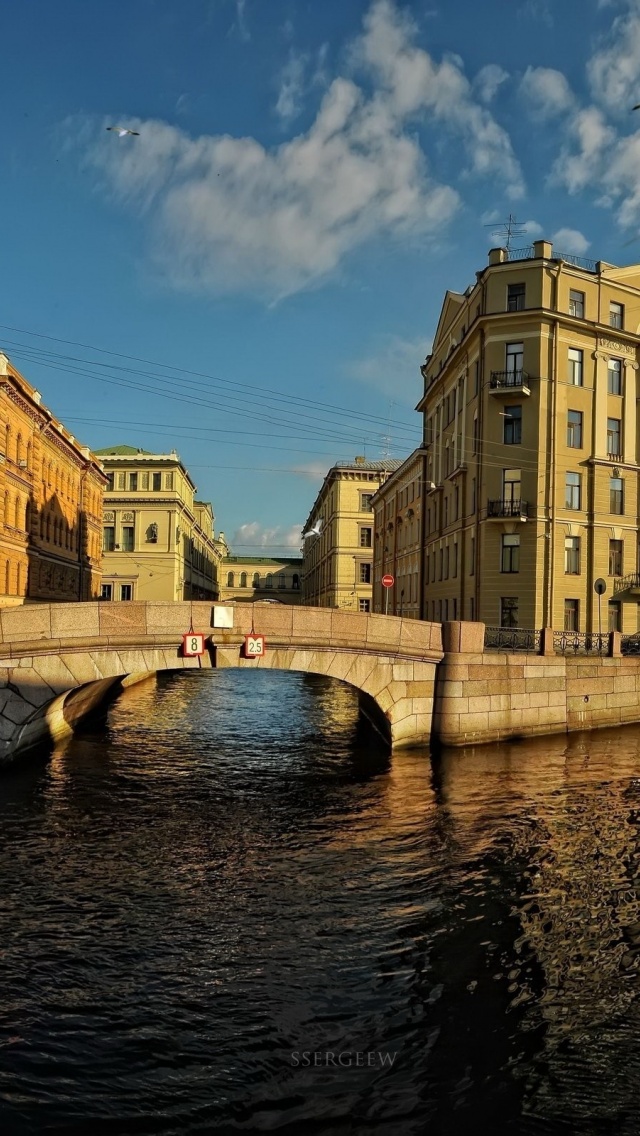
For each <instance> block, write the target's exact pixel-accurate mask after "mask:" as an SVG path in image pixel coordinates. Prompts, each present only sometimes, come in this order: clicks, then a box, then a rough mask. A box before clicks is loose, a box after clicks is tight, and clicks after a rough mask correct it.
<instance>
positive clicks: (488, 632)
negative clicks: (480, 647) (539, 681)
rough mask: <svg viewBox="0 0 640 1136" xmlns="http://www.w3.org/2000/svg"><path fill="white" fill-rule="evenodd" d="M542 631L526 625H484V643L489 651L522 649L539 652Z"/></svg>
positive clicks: (527, 651) (534, 653)
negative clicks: (533, 629)
mask: <svg viewBox="0 0 640 1136" xmlns="http://www.w3.org/2000/svg"><path fill="white" fill-rule="evenodd" d="M541 637H542V632H541V631H532V630H531V629H530V628H527V627H485V631H484V645H485V649H486V650H491V651H524V652H526V653H527V654H529V655H539V654H540V643H541Z"/></svg>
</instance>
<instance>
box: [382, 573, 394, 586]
mask: <svg viewBox="0 0 640 1136" xmlns="http://www.w3.org/2000/svg"><path fill="white" fill-rule="evenodd" d="M394 584H395V578H394V577H393V576H389V575H387V576H383V577H382V587H383V588H392V587H393V585H394Z"/></svg>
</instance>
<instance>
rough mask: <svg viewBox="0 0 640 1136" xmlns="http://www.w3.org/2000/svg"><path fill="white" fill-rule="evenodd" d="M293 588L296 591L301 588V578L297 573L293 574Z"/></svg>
mask: <svg viewBox="0 0 640 1136" xmlns="http://www.w3.org/2000/svg"><path fill="white" fill-rule="evenodd" d="M291 587H292V588H294V589H296V588H299V587H300V577H299V576H298V574H297V573H296V572H294V574H293V583H292V585H291Z"/></svg>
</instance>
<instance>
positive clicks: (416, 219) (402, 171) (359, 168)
mask: <svg viewBox="0 0 640 1136" xmlns="http://www.w3.org/2000/svg"><path fill="white" fill-rule="evenodd" d="M237 10H238V20H239V21H240V20H241V19H243V18H244V3H243V2H241V0H238V6H237ZM415 34H416V33H415V28H414V26H413V24H412V23H411V21H410V20H408V19H407V17H406V16H404V15H402V14H401V13H400V12H399V11H398V10H397V9H396V8H395V7H394V5H393V3H391V0H374V2H373V4H372V6H371V8H370V9H369V11H368V13H367V16H366V17H365V21H364V30H363V33H362V34H361V35H360V36H359V37H358V39H357V41H356V43H355V45H354V46H353V50H352V53H351V59H352V61H353V62H356V61H357V66H358V67H359V69H360V70H361V71H362V72H364V75H365V77H366V90H365V88H364V86H362V87H361V86H359V85H357V84H356V83H355V82H354V81H353V79H349V78H345V77H337V78H335V79H334V80H333V81H332V82H331V84H330V85H329V87H328V89H327V90H326V92H325V94H324V96H323V98H322V100H321V103H320V106H319V108H318V110H317V114H316V117H315V120H314V121H313V123H312V125H311V126H310V127H309V129H308V130H307V131H306V133H302V134H299V135H298V136H297V137H294V138H292V139H291V140H289V141H286V142H284V143H283V144H281V145H280V146H277V147H274V148H272V149H266V148H265V147H264V146H263V145H262V144H261V143H260V142H258V141H256V140H255V139H253V138H250V137H245V138H234V137H231V136H229V135H204V136H201V137H199V138H191V137H189V135H188V134H187V133H186V132H185V131H183V130H181V129H180V128H179V127H177V126H174V125H168V124H167V123H165V122H160V121H154V120H149V121H141V120H135V121H132V120H126V121H128V122H129V124H130V125H132V126H135V127H136V129H138V130H139V131H140V137H139V138H136V139H135V141H134V144H133V145H131V146H126V145H125V146H120V147H119V148H118V147H115V146H113V145H110V144H109V143H113V139H112V138H111V136H110V135H109V136H107V135H105V132H104V131H99V130H98V131H96V130H95V124H92V127H93V142H92V143H91V144H90V145H89V148H88V152H87V159H86V160H87V163H88V164H89V165H90V166H92V167H93V168H94V169H95V170H97V171H98V172H99V176H100V178H101V180H102V182H103V184H106V186H107V187H108V188H109V189H110V190H111V192H112V193H113V195H114V197H115V198H116V199H118V200H120V201H121V202H122V203H123V204H125V205H126V206H127V207H129V208H134V209H135V210H137V211H138V212H139V213H140V214H142V215H144V216H146V217H147V218H148V231H149V234H150V241H151V252H152V256H153V258H154V260H155V262H156V264H157V265H158V267H159V268H160V270H161V271H162V272H164V273H165V275H166V278H167V280H168V282H169V283H171V284H172V285H173V286H176V287H181V288H184V289H188V290H202V291H210V292H213V293H229V292H234V291H249V292H252V293H255V294H258V295H260V296H263V297H264V298H266V299H278V298H281V297H283V296H286V295H288V294H290V293H292V292H295V291H298V290H300V289H303V288H306V287H310V286H312V285H314V284H317V283H318V282H320V281H322V280H324V279H326V278H327V277H328V276H330V275H331V274H333V273H335V272H336V271H337V270H338V269H339V267H340V266H341V264H342V262H343V261H344V258H345V257H346V256H347V255H348V254H349V253H350V252H351V251H352V250H354V249H356V248H357V247H359V246H360V245H362V244H364V243H365V242H367V241H369V240H371V239H374V238H375V239H379V238H384V237H394V238H402V239H408V238H411V239H414V240H415V239H416V238H429V237H433V236H435V235H437V236H438V237H440V236H441V234H442V231H443V228H444V227H445V226H446V225H447V224H448V223H449V222H450V221H451V219H452V218H453V216H454V215H455V214H456V212H457V210H458V208H459V206H460V197H459V194H458V192H457V191H456V190H455V189H454V188H453V187H452V186H450V185H446V184H442V183H439V182H438V181H437V180H436V179H435V178H434V177H433V176H432V175H431V173H430V171H429V168H428V164H427V159H426V156H425V154H424V152H423V150H422V148H421V146H420V143H419V140H418V138H417V136H416V134H415V129H414V122H415V120H417V119H419V118H426V117H427V116H428V118H429V121H430V122H434V121H435V122H436V123H438V124H439V133H440V137H442V136H443V135H445V136H446V137H448V139H449V142H450V144H451V145H458V146H459V147H460V148H461V152H462V154H463V155H466V158H464V157H463V159H462V161H461V164H460V170H461V175H462V176H463V177H471V176H474V175H475V176H483V177H492V178H495V176H496V172H497V171H499V173H500V183H501V187H504V188H505V190H506V192H507V193H509V194H511V195H512V196H518V195H519V194H521V192H522V178H521V174H520V168H519V166H518V163H517V161H516V159H515V157H514V154H513V151H512V148H511V143H510V140H509V137H508V135H507V134H506V132H505V131H504V130H503V129H502V128H501V127H500V126H499V125H498V124H497V123H496V121H495V120H494V118H493V117H492V115H491V114H490V112H489V111H488V110H487V109H486V108H485V107H482V106H480V105H479V104H478V103H477V102H475V101H474V95H473V90H472V87H471V84H470V83H469V81H468V80H467V78H466V77H465V75H464V73H463V71H462V64H461V61H460V60H459V59H458V58H457V57H453V56H452V57H447V58H445V59H443V60H442V62H440V63H438V62H435V61H434V60H433V59H432V58H431V56H430V55H429V54H428V52H427V51H425V50H423V49H422V48H419V47H417V46H416V45H415V43H414V37H415ZM326 55H327V52H326V48H324V47H323V48H321V50H320V52H319V53H318V59H317V65H316V69H315V73H314V75H313V77H312V79H311V82H312V83H314V82H315V83H320V82H323V81H325V75H324V68H325V62H326ZM291 58H292V63H291V67H290V72H289V75H288V77H285V82H284V84H283V86H282V87H281V92H280V98H279V111H280V114H281V116H282V117H283V118H292V117H293V116H294V115H295V113H296V111H297V109H298V107H299V105H300V104H299V100H300V97H301V96H300V92H301V87H302V84H303V78H302V77H301V69H302V57H296V56H292V57H291ZM75 128H76V130H77V131H78V133H79V134H80V135H82V133H83V129H86V122H85V123H84V127H83V123H82V122H80V123H76V125H75ZM96 134H97V135H98V138H97V140H96V138H95V135H96ZM130 141H133V140H130Z"/></svg>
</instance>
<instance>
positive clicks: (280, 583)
mask: <svg viewBox="0 0 640 1136" xmlns="http://www.w3.org/2000/svg"><path fill="white" fill-rule="evenodd" d="M286 586H287V577H286V576H284V575H283V576H278V587H279V588H280V591H281V592H283V591H284V590H285V588H286Z"/></svg>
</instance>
